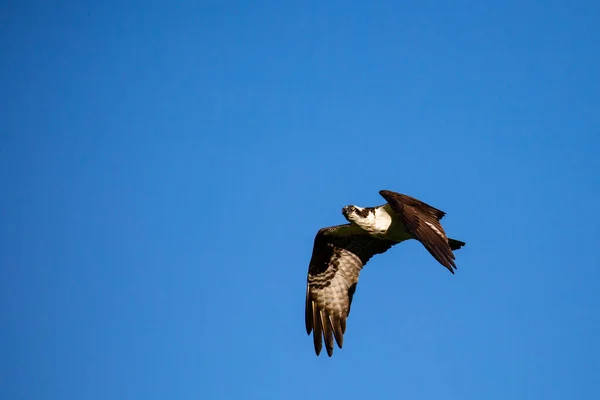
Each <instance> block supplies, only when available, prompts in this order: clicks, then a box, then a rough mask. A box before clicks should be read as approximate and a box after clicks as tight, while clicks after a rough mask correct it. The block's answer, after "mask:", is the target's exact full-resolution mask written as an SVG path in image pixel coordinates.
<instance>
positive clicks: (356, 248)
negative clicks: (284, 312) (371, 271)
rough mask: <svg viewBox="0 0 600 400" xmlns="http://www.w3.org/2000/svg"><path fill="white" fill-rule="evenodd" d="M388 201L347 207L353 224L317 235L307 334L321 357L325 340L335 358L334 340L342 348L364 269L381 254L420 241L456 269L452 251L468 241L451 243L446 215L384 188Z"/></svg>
mask: <svg viewBox="0 0 600 400" xmlns="http://www.w3.org/2000/svg"><path fill="white" fill-rule="evenodd" d="M379 194H380V195H381V196H382V197H383V198H384V199H385V200H386V201H387V203H386V204H384V205H381V206H378V207H366V208H362V207H357V206H353V205H349V206H346V207H344V208H342V214H343V215H344V217H345V218H346V219H347V220H348V222H349V223H348V224H344V225H337V226H330V227H328V228H322V229H320V230H319V231H318V232H317V235H316V237H315V242H314V246H313V253H312V257H311V259H310V264H309V267H308V279H307V288H306V309H305V322H306V333H308V334H309V335H310V333H311V332H314V333H313V340H314V346H315V352H316V353H317V355H319V354H320V353H321V349H322V347H323V341H322V338H324V339H325V347H326V349H327V354H328V355H329V357H331V356H332V354H333V339H334V338H335V341H336V342H337V345H338V347H339V348H340V349H341V348H342V345H343V343H344V332H345V331H346V318H347V317H348V315H349V313H350V305H351V303H352V296H353V295H354V292H355V290H356V284H357V283H358V275H359V274H360V270H361V269H362V268H363V267H364V266H365V264H367V262H368V261H369V260H370V259H371V257H373V256H374V255H375V254H381V253H384V252H386V251H387V250H388V249H389V248H391V247H392V246H394V245H396V244H398V243H400V242H403V241H405V240H408V239H416V240H418V241H419V242H421V243H422V244H423V246H425V248H426V249H427V251H429V253H430V254H431V255H432V256H433V257H434V258H435V259H436V260H437V261H438V262H439V263H440V264H442V265H443V266H444V267H446V268H448V270H449V271H450V272H452V273H454V270H453V269H456V265H455V263H454V259H455V258H454V254H453V253H452V250H457V249H460V248H461V247H462V246H464V245H465V243H464V242H461V241H458V240H454V239H448V237H447V236H446V233H445V232H444V228H442V225H441V224H440V220H441V219H442V218H443V217H444V215H445V213H444V212H443V211H441V210H438V209H437V208H434V207H432V206H430V205H429V204H426V203H424V202H422V201H420V200H417V199H415V198H413V197H410V196H407V195H404V194H400V193H395V192H392V191H389V190H381V191H380V192H379Z"/></svg>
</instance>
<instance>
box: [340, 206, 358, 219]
mask: <svg viewBox="0 0 600 400" xmlns="http://www.w3.org/2000/svg"><path fill="white" fill-rule="evenodd" d="M361 211H363V209H362V208H360V207H357V206H353V205H350V206H346V207H343V208H342V215H343V216H344V218H346V219H347V220H348V222H356V221H357V220H358V219H360V218H362V216H361V215H360V212H361Z"/></svg>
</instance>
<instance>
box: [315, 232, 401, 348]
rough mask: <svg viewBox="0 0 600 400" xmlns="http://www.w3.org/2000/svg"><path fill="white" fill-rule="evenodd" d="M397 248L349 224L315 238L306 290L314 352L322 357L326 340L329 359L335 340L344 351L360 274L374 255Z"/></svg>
mask: <svg viewBox="0 0 600 400" xmlns="http://www.w3.org/2000/svg"><path fill="white" fill-rule="evenodd" d="M394 244H396V243H395V242H393V241H389V240H382V239H376V238H373V237H371V236H369V235H368V234H366V233H365V232H364V231H363V230H362V229H360V228H358V227H356V226H353V225H350V224H346V225H338V226H332V227H329V228H323V229H321V230H319V232H318V233H317V235H316V237H315V242H314V246H313V253H312V257H311V259H310V265H309V268H308V279H307V288H306V312H305V322H306V333H308V334H309V335H310V333H311V332H313V331H314V333H313V341H314V346H315V352H316V353H317V355H319V354H320V353H321V349H322V347H323V338H324V339H325V347H326V349H327V354H328V355H329V357H331V355H332V354H333V339H334V338H335V341H336V342H337V344H338V347H339V348H342V345H343V343H344V333H345V331H346V318H347V317H348V315H349V314H350V305H351V303H352V296H353V295H354V291H355V290H356V284H357V283H358V276H359V274H360V270H361V269H362V267H364V266H365V264H366V263H367V262H368V261H369V259H370V258H371V257H373V256H374V255H375V254H380V253H383V252H385V251H386V250H388V249H389V248H390V247H392V246H393V245H394Z"/></svg>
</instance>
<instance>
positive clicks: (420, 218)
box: [379, 190, 464, 273]
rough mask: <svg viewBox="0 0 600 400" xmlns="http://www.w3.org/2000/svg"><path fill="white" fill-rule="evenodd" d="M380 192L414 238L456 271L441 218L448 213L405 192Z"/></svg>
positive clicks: (439, 260)
mask: <svg viewBox="0 0 600 400" xmlns="http://www.w3.org/2000/svg"><path fill="white" fill-rule="evenodd" d="M379 194H380V195H381V196H382V197H383V198H384V199H385V200H386V201H387V202H388V204H389V205H390V207H392V209H393V210H394V211H395V212H396V213H397V214H398V215H400V216H401V217H402V220H403V222H404V225H405V226H406V228H407V229H408V231H409V232H410V233H411V234H412V235H413V236H414V238H415V239H417V240H418V241H419V242H421V243H422V244H423V246H425V248H426V249H427V251H429V253H430V254H431V255H432V256H433V257H434V258H435V259H436V260H438V262H439V263H440V264H442V265H443V266H444V267H446V268H448V270H449V271H450V272H452V273H454V270H453V268H454V269H456V264H455V263H454V259H455V257H454V254H453V253H452V250H451V249H450V244H449V242H448V237H447V236H446V232H444V228H443V227H442V224H440V219H442V218H443V217H444V215H446V213H444V212H443V211H441V210H438V209H437V208H434V207H432V206H430V205H429V204H427V203H424V202H422V201H421V200H417V199H415V198H413V197H410V196H407V195H404V194H400V193H396V192H392V191H389V190H381V191H380V192H379ZM459 243H462V242H459ZM462 244H464V243H462ZM454 247H456V246H454Z"/></svg>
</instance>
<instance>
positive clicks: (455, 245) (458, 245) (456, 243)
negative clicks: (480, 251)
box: [448, 239, 466, 250]
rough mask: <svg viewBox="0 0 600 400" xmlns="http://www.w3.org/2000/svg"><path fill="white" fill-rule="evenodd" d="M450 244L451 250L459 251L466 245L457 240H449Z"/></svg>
mask: <svg viewBox="0 0 600 400" xmlns="http://www.w3.org/2000/svg"><path fill="white" fill-rule="evenodd" d="M448 244H449V245H450V250H458V249H460V248H461V247H463V246H464V245H465V244H466V243H465V242H461V241H460V240H456V239H448Z"/></svg>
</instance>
